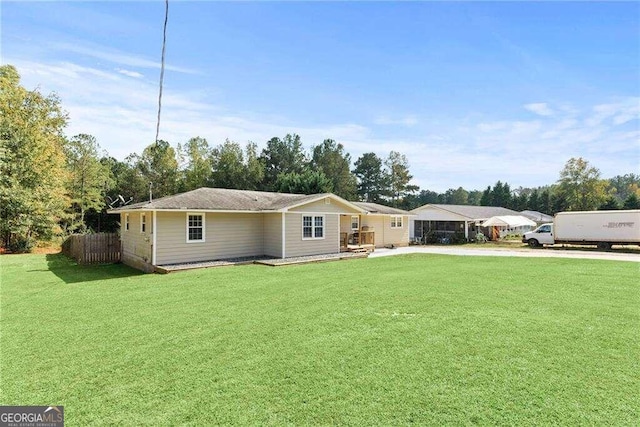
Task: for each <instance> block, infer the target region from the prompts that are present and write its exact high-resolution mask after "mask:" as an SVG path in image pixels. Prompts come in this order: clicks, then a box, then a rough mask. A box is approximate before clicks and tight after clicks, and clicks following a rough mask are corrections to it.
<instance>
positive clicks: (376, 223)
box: [361, 215, 409, 248]
mask: <svg viewBox="0 0 640 427" xmlns="http://www.w3.org/2000/svg"><path fill="white" fill-rule="evenodd" d="M361 226H368V227H369V230H371V228H373V231H374V232H375V238H376V247H377V248H382V247H384V246H389V245H394V246H407V245H408V244H409V217H408V216H403V217H402V228H391V215H363V216H362V217H361Z"/></svg>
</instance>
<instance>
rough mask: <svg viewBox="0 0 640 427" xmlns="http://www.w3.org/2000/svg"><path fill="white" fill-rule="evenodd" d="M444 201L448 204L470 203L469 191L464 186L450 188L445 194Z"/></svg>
mask: <svg viewBox="0 0 640 427" xmlns="http://www.w3.org/2000/svg"><path fill="white" fill-rule="evenodd" d="M443 198H444V203H445V204H448V205H466V204H468V203H469V192H468V191H467V190H465V189H464V188H462V187H458V188H456V189H454V188H450V189H448V190H447V191H446V192H445V193H444V195H443Z"/></svg>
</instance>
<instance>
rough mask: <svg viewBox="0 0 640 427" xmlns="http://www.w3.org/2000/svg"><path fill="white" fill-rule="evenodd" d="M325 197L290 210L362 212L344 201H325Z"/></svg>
mask: <svg viewBox="0 0 640 427" xmlns="http://www.w3.org/2000/svg"><path fill="white" fill-rule="evenodd" d="M326 199H327V198H325V199H322V200H318V201H317V202H313V203H308V204H306V205H303V206H298V207H297V208H292V209H289V211H290V212H314V213H316V212H327V213H345V212H353V213H354V214H355V213H360V212H359V211H357V210H355V209H354V208H352V207H349V206H347V205H345V204H343V203H340V202H338V201H336V200H333V199H330V198H329V201H330V202H331V203H330V204H326V203H325V200H326Z"/></svg>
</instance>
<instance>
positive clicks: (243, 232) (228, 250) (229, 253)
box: [156, 211, 264, 265]
mask: <svg viewBox="0 0 640 427" xmlns="http://www.w3.org/2000/svg"><path fill="white" fill-rule="evenodd" d="M203 214H204V213H203ZM156 215H157V218H156V221H157V227H158V236H157V238H156V244H157V249H156V256H157V257H158V259H157V260H156V264H158V265H162V264H173V263H179V262H192V261H206V260H214V259H224V258H234V257H242V256H258V255H263V253H264V244H263V240H264V239H263V217H262V214H249V213H247V214H243V213H206V214H204V215H205V224H204V227H205V241H204V242H191V243H187V213H186V212H184V211H182V212H158V213H157V214H156Z"/></svg>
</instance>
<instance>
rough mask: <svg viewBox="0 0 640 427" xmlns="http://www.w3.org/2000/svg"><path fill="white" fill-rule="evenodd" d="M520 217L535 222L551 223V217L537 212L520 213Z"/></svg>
mask: <svg viewBox="0 0 640 427" xmlns="http://www.w3.org/2000/svg"><path fill="white" fill-rule="evenodd" d="M520 215H522V216H524V217H526V218H529V219H530V220H533V221H535V222H553V217H552V216H551V215H547V214H545V213H542V212H538V211H522V212H520Z"/></svg>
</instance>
